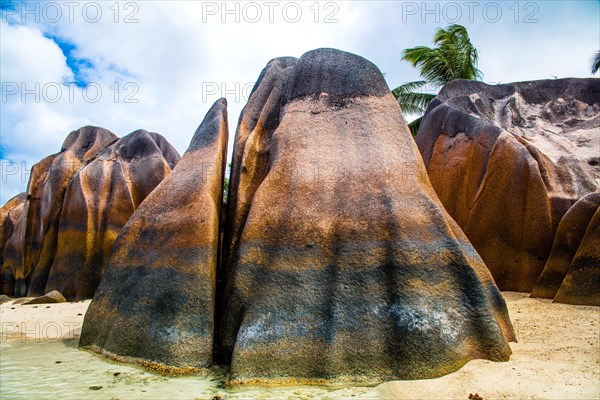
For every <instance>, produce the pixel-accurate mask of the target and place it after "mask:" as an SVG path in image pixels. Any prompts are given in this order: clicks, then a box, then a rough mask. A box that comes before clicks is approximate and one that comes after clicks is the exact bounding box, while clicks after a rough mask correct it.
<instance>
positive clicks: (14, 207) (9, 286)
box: [0, 193, 27, 296]
mask: <svg viewBox="0 0 600 400" xmlns="http://www.w3.org/2000/svg"><path fill="white" fill-rule="evenodd" d="M26 198H27V194H26V193H20V194H18V195H16V196H15V197H13V198H12V199H10V200H8V201H7V202H6V204H4V206H2V208H0V294H7V295H10V296H13V295H14V293H15V270H14V266H13V265H11V263H7V264H6V266H5V265H4V254H5V251H6V245H7V243H8V240H9V239H10V238H11V237H12V236H13V233H14V232H15V228H16V227H17V226H18V224H19V221H20V220H21V215H22V214H23V207H24V206H25V199H26ZM15 244H16V243H14V242H13V243H12V245H13V246H14V245H15ZM9 252H10V250H9ZM9 257H10V255H9Z"/></svg>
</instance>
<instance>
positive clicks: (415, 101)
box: [396, 92, 435, 114]
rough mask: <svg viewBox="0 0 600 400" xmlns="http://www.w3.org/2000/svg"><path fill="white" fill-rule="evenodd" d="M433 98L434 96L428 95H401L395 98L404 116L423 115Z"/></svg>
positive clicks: (411, 93) (414, 93) (413, 93)
mask: <svg viewBox="0 0 600 400" xmlns="http://www.w3.org/2000/svg"><path fill="white" fill-rule="evenodd" d="M434 98H435V95H434V94H430V93H416V92H409V93H402V94H400V95H399V96H397V97H396V100H398V104H399V105H400V108H402V111H403V113H405V114H423V113H424V112H425V110H426V109H427V106H428V105H429V103H431V101H432V100H433V99H434Z"/></svg>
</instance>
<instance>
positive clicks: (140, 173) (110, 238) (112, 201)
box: [32, 130, 180, 301]
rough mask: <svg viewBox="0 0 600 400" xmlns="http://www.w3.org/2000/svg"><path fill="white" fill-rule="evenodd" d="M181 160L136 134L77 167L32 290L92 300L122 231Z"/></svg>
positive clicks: (156, 139)
mask: <svg viewBox="0 0 600 400" xmlns="http://www.w3.org/2000/svg"><path fill="white" fill-rule="evenodd" d="M179 159H180V156H179V154H178V153H177V151H176V150H175V149H174V148H173V146H171V144H169V142H167V140H166V139H165V138H164V137H162V136H161V135H159V134H157V133H153V132H147V131H145V130H138V131H135V132H132V133H130V134H129V135H127V136H124V137H123V138H121V139H119V140H118V141H116V142H115V143H113V144H111V145H110V146H108V147H107V148H106V149H104V150H103V151H102V152H100V154H98V155H97V156H96V157H95V158H94V159H93V160H91V161H90V162H89V163H88V164H87V165H85V166H84V167H83V168H81V169H80V170H79V171H78V172H77V173H76V174H75V175H74V176H73V179H72V180H71V181H70V183H69V185H68V187H67V190H66V193H65V195H64V202H63V205H62V211H61V214H60V222H59V225H58V231H57V234H56V241H57V244H56V252H55V255H54V257H53V260H52V263H51V264H50V263H49V264H48V265H47V267H48V269H49V270H48V271H46V270H43V269H37V270H34V273H33V278H32V287H36V286H38V284H39V286H40V287H41V286H44V288H45V289H44V290H45V291H46V292H47V291H50V290H58V291H59V292H61V293H62V294H63V295H64V296H65V297H66V298H67V299H68V300H69V301H74V300H81V299H89V298H92V297H93V296H94V292H95V291H96V288H97V287H98V284H99V283H100V278H101V276H102V273H103V271H104V266H105V264H106V261H107V259H108V256H109V254H110V251H111V249H112V246H113V243H114V241H115V239H116V238H117V235H118V234H119V232H120V230H121V228H122V227H123V226H124V225H125V224H126V223H127V221H128V220H129V217H131V215H132V214H133V212H134V211H135V210H136V208H137V207H138V206H139V205H140V204H141V203H142V201H143V200H144V199H145V198H146V196H148V194H150V192H152V190H153V189H154V188H155V187H156V185H158V184H159V183H160V182H161V181H162V180H163V179H164V178H165V177H166V176H168V175H169V174H170V172H171V170H172V168H174V167H175V165H176V164H177V162H178V161H179ZM46 279H47V282H45V280H46Z"/></svg>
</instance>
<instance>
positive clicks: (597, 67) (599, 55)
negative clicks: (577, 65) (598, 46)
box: [592, 50, 600, 75]
mask: <svg viewBox="0 0 600 400" xmlns="http://www.w3.org/2000/svg"><path fill="white" fill-rule="evenodd" d="M598 71H600V50H599V51H597V52H596V54H595V55H594V58H592V75H594V74H596V72H598Z"/></svg>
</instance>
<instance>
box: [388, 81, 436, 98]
mask: <svg viewBox="0 0 600 400" xmlns="http://www.w3.org/2000/svg"><path fill="white" fill-rule="evenodd" d="M426 84H427V82H426V81H414V82H406V83H403V84H402V85H400V86H398V87H397V88H395V89H394V90H392V94H393V95H394V97H395V98H398V96H399V95H401V94H403V93H409V92H412V91H415V90H417V89H420V88H422V87H423V86H425V85H426Z"/></svg>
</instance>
